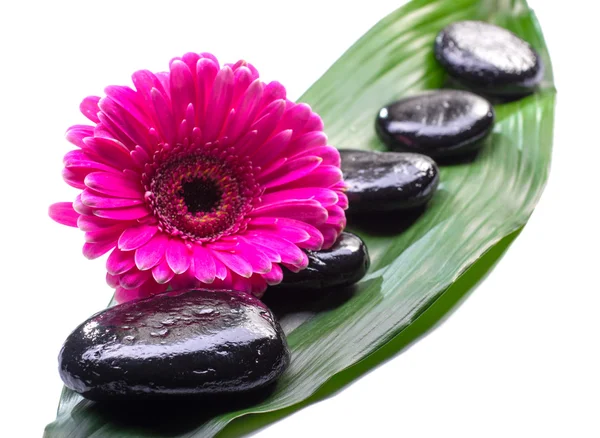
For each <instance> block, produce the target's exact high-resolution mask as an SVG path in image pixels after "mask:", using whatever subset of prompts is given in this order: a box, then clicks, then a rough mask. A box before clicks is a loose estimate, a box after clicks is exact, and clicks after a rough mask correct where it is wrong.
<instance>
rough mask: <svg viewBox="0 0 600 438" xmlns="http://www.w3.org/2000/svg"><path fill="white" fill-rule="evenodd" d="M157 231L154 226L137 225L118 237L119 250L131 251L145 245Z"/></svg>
mask: <svg viewBox="0 0 600 438" xmlns="http://www.w3.org/2000/svg"><path fill="white" fill-rule="evenodd" d="M157 231H158V229H157V227H156V226H155V225H139V226H136V227H131V228H128V229H126V230H125V231H123V234H121V236H120V237H119V249H121V250H122V251H133V250H134V249H138V248H139V247H141V246H142V245H144V244H146V243H147V242H148V241H149V240H150V239H151V238H152V237H154V235H155V234H156V232H157Z"/></svg>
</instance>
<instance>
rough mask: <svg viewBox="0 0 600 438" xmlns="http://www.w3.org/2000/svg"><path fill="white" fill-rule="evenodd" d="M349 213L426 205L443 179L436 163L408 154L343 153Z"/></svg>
mask: <svg viewBox="0 0 600 438" xmlns="http://www.w3.org/2000/svg"><path fill="white" fill-rule="evenodd" d="M340 155H341V157H342V173H343V174H344V181H345V182H346V185H347V186H348V188H347V190H346V195H347V196H348V200H349V202H350V209H349V212H351V213H363V212H385V211H398V210H410V209H414V208H419V207H422V206H424V205H425V204H427V202H429V200H430V199H431V198H432V197H433V194H434V193H435V189H436V188H437V186H438V183H439V180H440V177H439V170H438V167H437V165H436V164H435V161H433V160H432V159H431V158H429V157H426V156H425V155H421V154H413V153H408V152H372V151H359V150H340Z"/></svg>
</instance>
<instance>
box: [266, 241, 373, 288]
mask: <svg viewBox="0 0 600 438" xmlns="http://www.w3.org/2000/svg"><path fill="white" fill-rule="evenodd" d="M307 254H308V260H309V262H308V267H307V268H306V269H303V270H302V271H300V272H296V273H295V272H291V271H289V270H288V269H286V268H283V270H284V274H283V281H282V282H281V284H280V285H279V286H276V288H277V289H282V288H285V289H287V288H289V289H324V288H329V287H345V286H350V285H352V284H354V283H356V282H357V281H359V280H360V279H361V278H363V277H364V276H365V274H366V273H367V270H368V269H369V265H370V264H371V260H370V259H369V253H368V251H367V246H366V245H365V243H364V242H363V241H362V240H361V239H360V237H358V236H356V235H354V234H352V233H346V232H344V233H342V234H341V235H340V237H339V238H338V240H337V242H336V243H334V244H333V246H332V247H331V248H329V249H326V250H322V251H307ZM267 293H269V292H267Z"/></svg>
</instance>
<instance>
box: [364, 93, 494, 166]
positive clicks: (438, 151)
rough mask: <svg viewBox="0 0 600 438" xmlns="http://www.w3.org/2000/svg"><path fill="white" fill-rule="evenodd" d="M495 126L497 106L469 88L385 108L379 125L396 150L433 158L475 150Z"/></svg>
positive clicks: (413, 98) (389, 144)
mask: <svg viewBox="0 0 600 438" xmlns="http://www.w3.org/2000/svg"><path fill="white" fill-rule="evenodd" d="M493 126H494V108H493V107H492V104H491V103H489V102H488V101H487V100H486V99H484V98H483V97H480V96H477V95H476V94H473V93H469V92H467V91H459V90H439V91H429V92H425V93H422V94H418V95H416V96H411V97H407V98H404V99H402V100H399V101H397V102H394V103H392V104H389V105H387V106H385V107H383V108H382V109H381V110H380V111H379V114H378V116H377V120H376V123H375V128H376V131H377V134H378V135H379V137H380V138H381V140H382V141H383V142H384V143H385V144H386V145H387V146H388V147H389V148H390V149H392V150H395V151H404V152H417V153H421V154H425V155H428V156H430V157H433V158H439V157H450V156H457V155H464V154H466V153H470V152H473V151H474V150H476V149H478V148H479V146H480V145H481V141H482V140H483V139H484V138H485V137H486V136H487V135H488V134H489V133H490V132H491V131H492V128H493Z"/></svg>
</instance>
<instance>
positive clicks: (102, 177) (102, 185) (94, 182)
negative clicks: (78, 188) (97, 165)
mask: <svg viewBox="0 0 600 438" xmlns="http://www.w3.org/2000/svg"><path fill="white" fill-rule="evenodd" d="M84 183H85V185H86V186H87V187H89V188H90V189H93V190H95V191H97V192H100V193H104V194H105V195H109V196H115V197H120V198H121V197H122V198H130V199H143V196H144V189H143V187H142V185H141V184H140V183H139V182H138V181H132V180H131V179H130V178H127V177H125V176H124V175H117V174H114V173H108V172H92V173H90V174H88V175H87V176H86V177H85V180H84Z"/></svg>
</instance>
